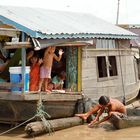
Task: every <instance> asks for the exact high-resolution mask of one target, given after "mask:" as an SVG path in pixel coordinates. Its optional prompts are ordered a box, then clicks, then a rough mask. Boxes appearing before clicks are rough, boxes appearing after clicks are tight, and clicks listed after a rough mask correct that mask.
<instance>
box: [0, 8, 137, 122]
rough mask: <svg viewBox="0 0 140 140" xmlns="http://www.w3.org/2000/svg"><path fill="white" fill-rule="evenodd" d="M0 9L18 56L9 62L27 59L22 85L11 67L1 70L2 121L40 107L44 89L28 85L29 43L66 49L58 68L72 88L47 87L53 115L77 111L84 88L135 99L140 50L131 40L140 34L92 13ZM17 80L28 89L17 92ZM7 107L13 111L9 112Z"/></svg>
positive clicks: (0, 25)
mask: <svg viewBox="0 0 140 140" xmlns="http://www.w3.org/2000/svg"><path fill="white" fill-rule="evenodd" d="M0 13H1V15H0V38H1V39H0V40H1V48H2V49H3V50H5V49H6V50H9V54H10V56H11V60H13V59H14V60H15V61H14V62H15V63H12V65H9V67H16V66H17V65H18V61H19V60H21V64H22V66H21V67H22V81H21V82H20V83H16V85H15V84H14V83H11V82H10V78H9V77H10V73H9V67H6V68H7V69H5V71H7V74H5V73H6V72H5V71H4V72H1V74H0V78H1V79H3V80H4V81H5V82H1V83H0V86H1V89H2V90H1V91H0V110H2V111H3V112H4V113H2V112H1V111H0V114H3V116H1V117H0V120H1V121H9V120H12V121H24V120H26V119H28V118H30V117H31V116H32V115H33V114H34V113H35V110H36V102H37V101H38V98H39V95H38V94H32V93H31V92H30V91H26V90H25V85H26V77H25V75H26V49H27V48H34V49H35V50H39V51H38V53H39V54H41V55H42V54H43V52H44V51H45V49H46V48H47V47H48V46H56V53H57V50H58V49H60V48H61V49H63V51H64V55H63V57H62V60H61V62H59V64H58V65H57V63H55V64H54V66H53V69H52V72H53V74H54V75H55V74H56V73H59V72H60V71H61V70H63V71H66V81H65V85H64V88H65V91H66V92H65V93H64V94H62V93H60V94H59V93H57V94H55V93H52V94H49V95H48V94H44V93H42V99H43V101H44V104H45V105H47V106H46V108H47V109H46V110H47V111H48V113H50V115H51V116H52V118H60V117H68V116H72V115H74V108H75V104H76V101H77V100H78V99H82V97H83V96H82V95H83V94H84V95H85V96H87V97H90V98H92V99H97V98H99V97H100V96H101V95H107V96H111V97H115V98H121V97H125V98H126V99H130V98H132V97H134V96H136V95H137V94H138V92H139V78H138V67H137V63H136V59H135V56H136V55H139V51H138V50H136V49H133V48H131V45H130V40H132V39H136V38H137V36H138V35H136V34H134V33H132V32H129V31H127V30H125V29H122V28H120V27H117V26H115V25H113V24H110V23H108V22H106V21H104V20H101V19H99V18H97V17H95V16H93V15H92V14H87V13H74V12H66V11H65V12H64V11H53V10H46V9H40V8H27V7H9V6H8V7H6V6H0ZM17 50H20V51H19V52H18V51H17ZM16 53H17V54H16ZM20 53H21V54H20ZM15 54H16V55H15ZM19 54H20V55H21V58H20V59H19ZM13 57H15V58H13ZM16 58H18V59H16ZM13 86H20V87H21V88H22V93H16V94H15V93H12V92H11V90H10V89H11V88H12V87H13ZM3 87H10V88H9V89H8V90H3ZM64 108H65V109H64ZM68 108H69V109H68ZM5 110H6V111H5ZM25 110H26V111H25ZM31 110H32V111H31ZM54 110H55V111H54ZM56 110H57V111H56ZM7 111H9V112H10V113H11V115H10V116H8V117H7V115H6V112H7ZM25 112H26V113H25ZM54 112H55V113H54ZM10 113H9V114H10ZM23 114H24V115H23Z"/></svg>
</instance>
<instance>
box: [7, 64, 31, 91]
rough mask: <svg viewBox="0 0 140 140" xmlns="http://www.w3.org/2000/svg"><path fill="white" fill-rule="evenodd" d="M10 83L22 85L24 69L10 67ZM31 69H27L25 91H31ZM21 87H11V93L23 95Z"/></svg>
mask: <svg viewBox="0 0 140 140" xmlns="http://www.w3.org/2000/svg"><path fill="white" fill-rule="evenodd" d="M9 72H10V82H11V83H20V82H21V81H22V67H10V68H9ZM29 73H30V67H29V66H28V67H26V68H25V86H24V91H25V92H28V91H29V81H30V74H29ZM21 91H22V88H21V87H11V92H17V93H21Z"/></svg>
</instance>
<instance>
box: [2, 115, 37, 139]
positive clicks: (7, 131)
mask: <svg viewBox="0 0 140 140" xmlns="http://www.w3.org/2000/svg"><path fill="white" fill-rule="evenodd" d="M35 117H36V115H35V116H33V117H32V118H30V119H28V120H27V121H25V122H23V123H21V124H19V125H17V126H15V127H13V128H11V129H9V130H6V131H4V132H2V133H0V136H1V135H3V134H6V133H9V132H11V131H12V130H14V129H16V128H18V127H20V126H22V125H23V124H25V123H27V122H29V121H31V120H33V119H34V118H35Z"/></svg>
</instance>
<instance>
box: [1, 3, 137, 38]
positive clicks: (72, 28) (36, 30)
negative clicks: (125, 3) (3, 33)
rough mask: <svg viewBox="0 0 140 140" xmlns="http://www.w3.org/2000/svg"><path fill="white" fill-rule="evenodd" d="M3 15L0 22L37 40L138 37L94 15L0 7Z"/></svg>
mask: <svg viewBox="0 0 140 140" xmlns="http://www.w3.org/2000/svg"><path fill="white" fill-rule="evenodd" d="M0 14H1V16H0V21H2V22H3V23H5V24H9V25H12V26H14V27H16V28H17V29H20V30H22V31H24V32H26V33H27V34H29V35H30V36H31V37H35V38H42V39H43V38H47V39H50V38H53V39H56V38H60V39H61V38H95V37H96V38H122V39H132V38H135V37H136V34H134V33H131V32H129V31H127V30H124V29H122V28H120V27H117V26H115V25H113V24H110V23H108V22H106V21H104V20H101V19H99V18H97V17H95V16H93V15H92V14H86V13H74V12H64V11H53V10H46V9H40V8H27V7H10V6H0Z"/></svg>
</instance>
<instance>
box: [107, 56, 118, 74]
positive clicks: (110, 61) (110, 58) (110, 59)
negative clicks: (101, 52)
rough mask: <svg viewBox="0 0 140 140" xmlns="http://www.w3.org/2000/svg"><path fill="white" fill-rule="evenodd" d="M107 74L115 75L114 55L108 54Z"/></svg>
mask: <svg viewBox="0 0 140 140" xmlns="http://www.w3.org/2000/svg"><path fill="white" fill-rule="evenodd" d="M108 60H109V64H110V66H109V75H110V76H116V75H117V65H116V57H115V56H109V57H108Z"/></svg>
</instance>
